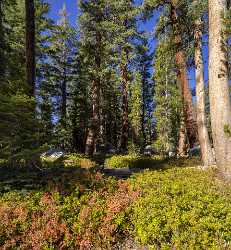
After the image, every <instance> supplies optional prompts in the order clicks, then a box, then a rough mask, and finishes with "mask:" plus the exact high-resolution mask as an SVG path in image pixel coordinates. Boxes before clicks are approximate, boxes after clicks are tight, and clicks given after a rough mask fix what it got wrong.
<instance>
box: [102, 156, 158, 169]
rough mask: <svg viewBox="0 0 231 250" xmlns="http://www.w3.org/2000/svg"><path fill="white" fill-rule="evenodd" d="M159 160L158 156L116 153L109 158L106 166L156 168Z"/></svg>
mask: <svg viewBox="0 0 231 250" xmlns="http://www.w3.org/2000/svg"><path fill="white" fill-rule="evenodd" d="M159 160H160V158H159V157H158V156H153V157H146V156H137V155H115V156H112V157H110V158H107V159H106V160H105V162H104V166H105V167H109V168H141V169H142V168H155V167H157V165H158V162H159Z"/></svg>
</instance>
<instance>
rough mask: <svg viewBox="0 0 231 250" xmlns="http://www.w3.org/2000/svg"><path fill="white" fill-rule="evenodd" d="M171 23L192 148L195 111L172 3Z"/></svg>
mask: <svg viewBox="0 0 231 250" xmlns="http://www.w3.org/2000/svg"><path fill="white" fill-rule="evenodd" d="M171 21H172V26H173V31H174V35H175V44H176V49H177V51H176V55H175V60H176V66H177V79H178V82H179V85H180V86H179V88H180V90H181V93H182V98H183V105H184V118H185V126H186V130H187V136H188V140H189V145H190V147H191V148H192V147H193V146H194V145H195V144H196V143H197V142H198V134H197V123H196V118H195V117H196V116H195V111H194V108H193V102H192V93H191V89H190V86H189V81H188V74H187V65H186V59H185V55H184V52H183V51H182V49H181V47H182V44H181V43H182V39H181V36H180V34H179V32H180V28H179V27H178V24H177V11H176V4H175V3H174V1H172V3H171Z"/></svg>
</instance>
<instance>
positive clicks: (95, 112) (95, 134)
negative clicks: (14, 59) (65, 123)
mask: <svg viewBox="0 0 231 250" xmlns="http://www.w3.org/2000/svg"><path fill="white" fill-rule="evenodd" d="M91 92H92V119H91V126H90V128H89V132H88V136H87V140H86V149H85V153H86V154H87V155H90V156H92V155H93V153H94V152H95V151H96V150H97V149H96V147H97V145H98V143H99V142H98V140H99V134H100V114H99V96H100V89H99V81H97V80H93V81H92V91H91Z"/></svg>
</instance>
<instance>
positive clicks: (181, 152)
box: [177, 119, 188, 157]
mask: <svg viewBox="0 0 231 250" xmlns="http://www.w3.org/2000/svg"><path fill="white" fill-rule="evenodd" d="M187 151H188V144H187V131H186V127H185V122H184V119H182V121H181V124H180V131H179V140H178V148H177V156H178V157H185V156H186V155H187Z"/></svg>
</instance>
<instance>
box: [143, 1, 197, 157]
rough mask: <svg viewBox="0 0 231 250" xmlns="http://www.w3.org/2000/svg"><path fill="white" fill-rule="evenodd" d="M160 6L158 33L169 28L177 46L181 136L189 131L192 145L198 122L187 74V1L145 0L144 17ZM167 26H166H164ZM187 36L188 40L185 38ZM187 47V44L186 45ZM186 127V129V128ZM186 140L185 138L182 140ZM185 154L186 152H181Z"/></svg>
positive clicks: (195, 137)
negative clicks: (181, 104)
mask: <svg viewBox="0 0 231 250" xmlns="http://www.w3.org/2000/svg"><path fill="white" fill-rule="evenodd" d="M159 7H162V8H161V13H162V15H160V18H159V24H158V25H157V32H158V33H160V34H161V33H165V30H166V29H167V31H168V30H170V31H171V32H172V34H171V35H172V36H173V38H174V39H173V40H172V46H173V47H174V48H175V63H176V68H177V72H178V73H177V76H178V83H179V89H180V91H181V93H182V99H183V103H184V112H183V115H184V117H183V118H184V119H183V120H182V129H181V131H182V132H183V133H182V132H181V137H180V138H185V133H184V131H185V132H187V137H188V141H189V144H190V147H193V145H194V144H195V143H196V142H197V124H196V118H195V111H194V107H193V103H192V94H191V90H190V86H189V81H188V76H187V57H186V56H187V54H186V53H185V50H184V48H185V41H186V42H187V41H188V40H189V39H188V35H187V33H188V24H187V22H188V21H187V20H188V19H187V18H186V15H185V10H186V9H187V8H186V7H187V3H186V1H182V2H181V1H175V0H172V1H165V0H163V1H162V0H161V1H160V0H155V1H150V0H146V1H145V2H144V17H145V18H150V17H151V16H152V15H153V13H154V11H155V10H157V9H158V8H159ZM164 27H165V28H164ZM185 38H186V40H185ZM186 47H187V46H186ZM184 127H185V128H186V129H184ZM181 141H185V142H186V140H185V139H183V140H180V141H179V142H181ZM185 146H186V145H180V143H179V148H181V149H183V148H186V147H185ZM179 153H180V154H184V153H185V152H179Z"/></svg>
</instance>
